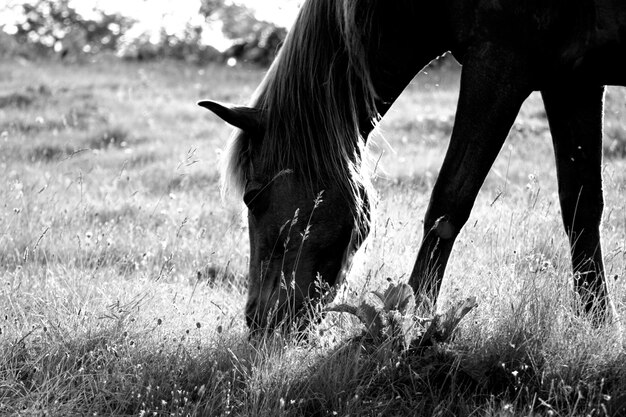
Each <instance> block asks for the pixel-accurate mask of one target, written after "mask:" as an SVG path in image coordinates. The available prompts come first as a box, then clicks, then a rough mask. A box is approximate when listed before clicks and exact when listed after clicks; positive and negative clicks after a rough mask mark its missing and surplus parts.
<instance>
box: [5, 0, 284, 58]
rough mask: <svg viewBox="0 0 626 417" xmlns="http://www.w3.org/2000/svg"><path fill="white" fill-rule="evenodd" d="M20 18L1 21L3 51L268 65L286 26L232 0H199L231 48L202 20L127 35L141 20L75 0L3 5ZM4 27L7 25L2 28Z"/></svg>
mask: <svg viewBox="0 0 626 417" xmlns="http://www.w3.org/2000/svg"><path fill="white" fill-rule="evenodd" d="M9 7H10V8H11V9H12V11H13V12H17V14H18V15H19V16H20V19H19V20H18V21H17V22H16V23H15V24H13V25H11V30H8V31H7V30H6V28H3V27H2V26H0V55H21V56H24V57H26V58H38V57H59V58H61V59H81V58H82V57H85V56H91V55H94V54H99V53H107V52H108V53H114V54H116V55H119V56H121V57H123V58H125V59H135V60H152V59H160V58H173V59H181V60H186V61H191V62H197V63H206V62H229V63H234V62H250V63H255V64H258V65H269V63H271V61H272V59H273V58H274V56H275V54H276V52H277V51H278V49H279V47H280V45H281V44H282V42H283V40H284V38H285V36H286V34H287V30H286V29H285V28H282V27H279V26H277V25H275V24H273V23H271V22H265V21H261V20H258V19H257V18H256V17H255V16H254V13H252V11H251V10H249V9H248V8H246V7H245V6H242V5H239V4H236V3H232V2H228V1H227V0H199V2H198V13H199V14H200V15H201V16H202V17H203V20H204V21H205V22H216V21H219V22H221V26H222V32H223V34H224V36H225V37H226V38H228V39H230V40H232V46H231V47H230V48H228V49H227V50H226V51H222V52H220V51H218V50H217V49H216V48H215V47H213V46H212V45H207V44H205V43H203V42H202V36H203V31H204V30H205V27H204V26H203V25H194V24H191V23H188V24H187V26H186V27H185V28H184V30H183V31H182V32H180V33H177V34H171V33H168V32H167V31H166V30H165V28H161V30H160V33H159V35H158V36H157V37H156V38H155V36H154V35H150V34H147V33H144V34H139V35H138V36H134V37H133V38H129V37H128V36H125V35H126V34H127V33H128V32H129V31H130V30H131V29H132V28H133V26H134V25H135V24H136V23H137V22H136V21H135V20H134V19H132V18H130V17H127V16H124V15H122V14H120V13H107V12H105V11H102V10H96V11H95V13H92V14H91V15H90V16H89V17H86V16H83V15H82V14H81V13H79V12H78V11H77V10H76V9H75V8H74V7H72V4H71V2H70V0H31V1H24V2H22V3H21V4H17V5H15V4H14V5H12V6H4V8H5V9H7V8H9ZM3 29H4V30H3Z"/></svg>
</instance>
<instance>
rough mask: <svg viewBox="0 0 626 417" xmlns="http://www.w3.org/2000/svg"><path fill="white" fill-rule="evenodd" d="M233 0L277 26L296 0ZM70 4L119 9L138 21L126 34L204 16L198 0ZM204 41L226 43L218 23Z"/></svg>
mask: <svg viewBox="0 0 626 417" xmlns="http://www.w3.org/2000/svg"><path fill="white" fill-rule="evenodd" d="M234 2H235V3H239V4H243V5H245V6H247V7H249V8H250V9H252V10H254V12H255V14H256V16H257V18H258V19H260V20H266V21H270V22H274V23H276V24H278V25H280V26H284V27H286V28H289V27H290V26H291V23H292V22H293V21H294V20H295V17H296V14H297V11H298V8H299V7H300V4H301V3H302V1H300V0H235V1H234ZM20 3H22V2H21V1H20V0H8V5H9V6H12V5H18V4H20ZM70 4H71V6H72V7H74V8H75V9H76V10H77V11H78V12H79V13H81V14H83V15H84V16H85V17H89V13H90V12H91V11H92V10H93V9H94V8H98V9H100V10H104V11H106V12H119V13H122V14H124V15H126V16H129V17H133V18H134V19H136V20H137V21H138V23H137V25H135V27H134V28H133V29H132V32H133V33H130V34H129V36H131V37H132V36H133V35H139V34H141V33H144V32H148V33H153V34H155V36H156V34H157V33H158V32H159V29H160V28H161V27H164V28H165V29H166V30H167V31H168V32H170V33H176V32H178V31H180V30H182V29H183V28H184V27H185V24H186V23H188V22H190V23H192V24H194V25H202V24H203V23H204V19H202V17H201V16H200V15H199V14H198V9H199V7H200V1H199V0H178V1H171V0H71V2H70ZM10 20H11V16H10V14H8V13H6V12H5V13H2V11H0V24H1V23H3V22H9V21H10ZM205 32H206V33H205V39H204V41H205V42H206V43H209V44H211V45H213V46H215V47H217V48H218V49H223V48H226V47H227V46H229V44H230V43H229V42H228V41H227V40H226V39H224V37H223V36H222V33H221V31H220V28H219V27H213V28H212V30H210V29H207V30H205Z"/></svg>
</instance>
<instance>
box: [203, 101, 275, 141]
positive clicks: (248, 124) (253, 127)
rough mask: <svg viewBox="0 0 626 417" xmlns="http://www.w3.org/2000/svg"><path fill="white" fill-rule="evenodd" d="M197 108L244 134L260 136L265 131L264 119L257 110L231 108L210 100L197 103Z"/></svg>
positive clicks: (261, 113)
mask: <svg viewBox="0 0 626 417" xmlns="http://www.w3.org/2000/svg"><path fill="white" fill-rule="evenodd" d="M198 106H200V107H204V108H205V109H208V110H210V111H212V112H213V113H215V114H216V115H217V116H219V117H220V118H221V119H222V120H224V121H225V122H226V123H229V124H231V125H233V126H235V127H237V128H239V129H241V130H243V131H244V132H247V133H252V134H259V133H261V134H262V133H264V131H265V118H264V116H263V112H262V111H261V110H259V109H255V108H252V107H237V106H231V105H228V104H222V103H218V102H216V101H211V100H203V101H199V102H198Z"/></svg>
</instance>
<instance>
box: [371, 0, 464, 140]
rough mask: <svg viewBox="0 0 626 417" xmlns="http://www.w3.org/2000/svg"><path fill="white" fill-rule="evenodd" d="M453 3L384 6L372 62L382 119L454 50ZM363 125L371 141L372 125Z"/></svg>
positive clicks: (373, 77) (373, 79)
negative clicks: (417, 79)
mask: <svg viewBox="0 0 626 417" xmlns="http://www.w3.org/2000/svg"><path fill="white" fill-rule="evenodd" d="M453 1H454V0H446V1H444V2H429V3H430V4H428V5H423V4H420V5H419V6H417V5H416V4H415V3H416V2H411V1H399V2H384V3H385V7H384V9H381V10H380V17H379V19H378V20H379V22H381V23H379V25H380V26H379V27H378V28H377V30H378V32H379V33H380V38H379V40H378V42H377V45H378V46H377V48H376V50H375V51H372V54H371V56H372V59H371V60H370V72H371V77H372V82H373V84H374V87H375V90H376V96H377V98H376V110H377V111H378V113H379V114H380V116H381V117H382V116H384V115H385V113H386V112H387V111H388V110H389V108H390V107H391V105H392V104H393V103H394V102H395V100H396V99H397V98H398V97H399V96H400V94H401V93H402V91H404V89H405V88H406V87H407V86H408V85H409V83H410V82H411V81H412V80H413V78H414V77H415V76H416V75H417V74H418V73H419V72H420V71H421V70H422V69H423V68H424V67H425V66H427V65H428V64H429V63H430V62H431V61H432V60H433V59H436V58H437V57H438V56H440V55H442V54H444V53H445V52H446V51H448V50H449V49H450V48H451V45H452V36H453V34H452V32H451V30H450V29H449V28H450V22H449V19H450V18H449V15H450V13H449V12H448V9H449V8H450V7H451V6H450V5H449V4H447V3H450V2H453ZM420 3H422V2H420ZM444 3H445V4H444ZM444 6H445V7H444ZM359 125H360V130H361V133H362V135H363V137H364V138H367V136H368V135H369V133H371V131H372V130H373V125H372V124H371V121H370V120H369V119H360V120H359Z"/></svg>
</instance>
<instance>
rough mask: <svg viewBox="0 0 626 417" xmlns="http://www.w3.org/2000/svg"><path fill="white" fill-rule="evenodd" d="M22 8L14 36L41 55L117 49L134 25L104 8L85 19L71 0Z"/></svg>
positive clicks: (46, 0)
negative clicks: (121, 39) (126, 32)
mask: <svg viewBox="0 0 626 417" xmlns="http://www.w3.org/2000/svg"><path fill="white" fill-rule="evenodd" d="M19 7H21V9H22V10H21V12H22V15H23V20H22V21H21V22H19V23H17V24H16V26H15V33H14V34H13V39H14V40H15V41H17V43H19V44H22V45H29V46H31V48H32V49H33V50H34V51H36V53H37V54H38V55H53V54H55V53H56V54H59V55H60V56H61V57H66V56H68V55H81V54H85V53H89V54H93V53H98V52H103V51H115V50H117V48H118V43H119V40H120V38H121V37H122V35H123V34H124V32H125V31H126V30H127V29H129V28H130V27H131V26H132V25H133V24H134V20H132V19H130V18H127V17H124V16H122V15H120V14H116V13H115V14H108V13H105V12H103V11H97V12H96V14H97V16H96V17H95V18H93V19H88V18H85V17H83V16H81V15H80V14H79V13H78V12H77V11H76V10H75V9H74V8H73V7H71V6H70V4H69V0H37V1H35V2H30V3H23V4H22V5H20V6H19ZM3 43H4V42H3ZM13 48H14V49H15V47H13Z"/></svg>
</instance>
